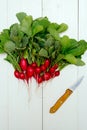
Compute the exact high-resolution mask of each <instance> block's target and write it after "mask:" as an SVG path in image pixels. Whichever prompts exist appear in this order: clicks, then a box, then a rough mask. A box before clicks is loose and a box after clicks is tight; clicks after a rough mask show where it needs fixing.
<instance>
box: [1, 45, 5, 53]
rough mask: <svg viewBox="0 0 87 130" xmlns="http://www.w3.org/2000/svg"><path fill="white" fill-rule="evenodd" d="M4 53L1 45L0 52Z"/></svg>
mask: <svg viewBox="0 0 87 130" xmlns="http://www.w3.org/2000/svg"><path fill="white" fill-rule="evenodd" d="M3 53H5V51H4V49H2V46H0V54H3Z"/></svg>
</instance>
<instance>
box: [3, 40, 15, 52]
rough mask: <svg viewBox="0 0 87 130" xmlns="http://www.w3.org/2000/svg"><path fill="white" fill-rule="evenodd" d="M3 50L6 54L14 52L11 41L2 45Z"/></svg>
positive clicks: (13, 45)
mask: <svg viewBox="0 0 87 130" xmlns="http://www.w3.org/2000/svg"><path fill="white" fill-rule="evenodd" d="M4 50H5V51H6V52H12V51H14V50H15V44H14V43H13V42H12V41H8V42H6V43H5V44H4Z"/></svg>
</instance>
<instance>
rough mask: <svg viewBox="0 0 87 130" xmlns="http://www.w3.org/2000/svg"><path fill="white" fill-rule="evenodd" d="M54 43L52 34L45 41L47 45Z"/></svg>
mask: <svg viewBox="0 0 87 130" xmlns="http://www.w3.org/2000/svg"><path fill="white" fill-rule="evenodd" d="M53 44H54V39H53V37H52V36H50V37H48V38H47V40H46V41H45V47H47V48H48V47H50V46H52V45H53Z"/></svg>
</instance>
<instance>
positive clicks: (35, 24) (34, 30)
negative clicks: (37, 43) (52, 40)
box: [32, 21, 43, 36]
mask: <svg viewBox="0 0 87 130" xmlns="http://www.w3.org/2000/svg"><path fill="white" fill-rule="evenodd" d="M42 30H43V26H42V25H40V24H39V22H38V21H34V22H33V24H32V35H33V36H34V35H36V34H37V33H39V32H41V31H42Z"/></svg>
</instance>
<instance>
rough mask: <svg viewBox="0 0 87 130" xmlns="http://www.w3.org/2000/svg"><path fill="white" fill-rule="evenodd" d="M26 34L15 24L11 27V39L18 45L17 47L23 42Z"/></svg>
mask: <svg viewBox="0 0 87 130" xmlns="http://www.w3.org/2000/svg"><path fill="white" fill-rule="evenodd" d="M23 35H24V33H23V32H22V31H21V30H20V25H19V24H17V23H15V24H13V25H12V26H11V27H10V39H11V40H12V41H14V42H15V43H16V45H17V46H19V45H18V43H20V42H21V40H22V38H23Z"/></svg>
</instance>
